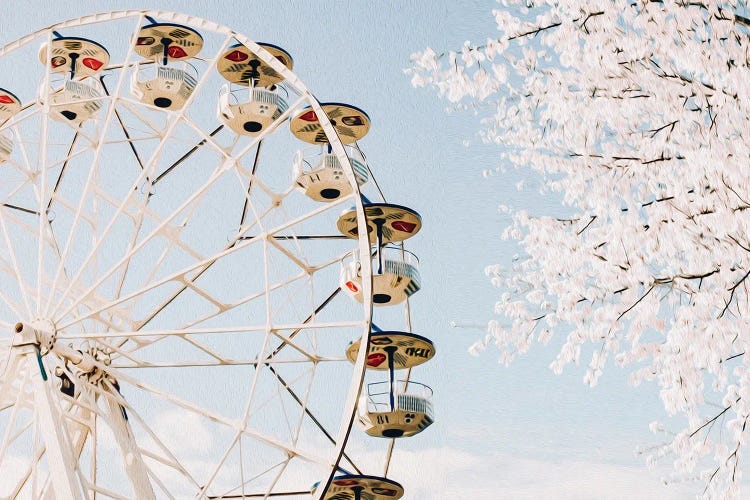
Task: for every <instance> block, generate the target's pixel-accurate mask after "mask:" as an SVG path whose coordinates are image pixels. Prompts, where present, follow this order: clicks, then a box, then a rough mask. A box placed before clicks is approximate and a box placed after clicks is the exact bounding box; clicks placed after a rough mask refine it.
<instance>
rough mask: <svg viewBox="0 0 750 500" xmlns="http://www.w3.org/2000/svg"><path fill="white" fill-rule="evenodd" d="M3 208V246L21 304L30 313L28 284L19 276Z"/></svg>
mask: <svg viewBox="0 0 750 500" xmlns="http://www.w3.org/2000/svg"><path fill="white" fill-rule="evenodd" d="M3 212H4V210H2V209H0V229H2V233H3V241H4V242H5V248H6V250H7V251H8V257H10V264H11V269H12V270H13V276H14V277H15V279H16V286H17V287H18V289H19V295H20V296H21V298H22V300H23V304H24V306H25V307H26V312H27V313H28V314H29V315H31V302H30V301H29V294H28V293H27V290H30V288H29V284H28V283H26V281H25V280H24V279H23V278H22V277H21V269H20V267H19V265H18V259H17V258H16V252H15V250H14V248H13V245H12V244H11V238H10V235H9V233H8V225H7V224H6V220H5V215H4V213H3Z"/></svg>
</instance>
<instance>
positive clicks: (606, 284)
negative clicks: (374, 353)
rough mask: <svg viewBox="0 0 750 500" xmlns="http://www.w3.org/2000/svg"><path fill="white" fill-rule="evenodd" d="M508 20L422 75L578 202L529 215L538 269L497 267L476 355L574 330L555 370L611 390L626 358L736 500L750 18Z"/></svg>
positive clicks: (519, 14) (747, 382)
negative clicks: (574, 367)
mask: <svg viewBox="0 0 750 500" xmlns="http://www.w3.org/2000/svg"><path fill="white" fill-rule="evenodd" d="M494 16H495V20H496V22H497V25H498V29H499V32H500V36H499V37H495V36H493V37H491V38H488V39H487V40H486V42H484V43H481V44H479V45H474V44H471V43H469V42H467V43H466V44H464V46H463V47H462V48H460V50H455V51H451V52H447V53H443V54H439V53H437V52H435V51H433V50H432V49H426V50H424V51H422V52H419V53H416V54H414V56H413V58H412V63H413V65H412V67H411V68H409V69H408V70H407V73H408V74H409V75H410V76H411V78H412V83H413V84H414V85H415V86H417V87H430V88H433V89H434V90H435V91H436V92H437V94H438V95H439V96H441V97H443V98H445V99H447V100H448V101H449V102H451V103H453V104H454V105H457V106H459V107H460V106H463V105H472V106H473V107H474V108H475V109H477V110H478V112H480V114H481V113H483V114H481V119H482V130H481V132H480V134H481V136H482V138H483V139H484V140H486V141H487V142H490V143H495V144H497V145H498V152H499V155H500V157H501V159H502V161H503V163H504V167H505V166H514V167H517V168H523V169H529V170H531V171H534V172H536V173H537V174H538V175H540V176H541V177H542V180H543V192H544V193H547V194H552V195H556V196H560V197H561V200H562V203H564V204H565V205H567V206H568V208H567V209H566V216H565V218H564V220H563V219H560V218H556V217H554V215H553V214H551V215H547V216H545V214H529V213H526V212H524V211H518V212H513V213H512V221H511V223H510V225H509V226H508V227H507V228H506V229H505V231H504V232H503V236H504V237H505V238H508V239H511V240H515V241H517V242H518V244H519V245H520V247H521V250H522V253H521V257H519V258H518V259H517V260H515V261H514V262H513V263H512V264H511V265H510V267H509V268H508V269H501V266H492V267H491V268H488V273H489V274H490V275H491V277H492V280H493V283H494V284H496V285H497V286H498V287H499V288H500V289H501V290H502V294H501V298H500V300H499V301H498V303H497V304H496V308H495V309H496V313H497V314H498V315H499V316H500V317H501V318H502V319H501V320H498V321H493V322H492V323H491V324H490V328H489V333H488V335H487V337H486V338H485V339H484V340H483V341H482V342H480V343H478V344H477V346H475V348H474V349H475V350H481V349H483V348H485V347H487V346H489V345H494V346H496V347H497V348H498V349H499V350H500V352H501V357H502V360H503V361H505V362H510V361H511V360H512V359H513V358H514V356H516V355H517V354H518V353H523V352H526V350H528V349H529V348H530V345H531V344H532V342H533V341H534V340H535V339H536V340H539V341H541V342H548V341H549V340H550V339H551V338H553V337H554V335H555V334H560V335H564V336H565V339H564V340H563V341H562V345H561V347H560V352H559V354H558V356H557V357H556V359H555V360H554V361H553V362H552V364H551V367H552V369H553V370H554V371H555V372H560V371H562V370H563V369H564V368H565V367H566V366H567V365H569V364H571V363H573V364H576V363H579V362H580V361H581V359H582V357H584V356H590V361H589V363H588V369H587V372H586V376H585V380H586V381H587V382H588V383H590V384H595V383H596V382H597V380H598V377H599V375H600V374H601V373H602V370H604V369H605V367H606V365H607V363H608V362H609V360H610V359H611V360H613V361H614V362H615V363H616V364H618V365H620V366H629V367H632V373H631V381H632V382H633V383H636V384H637V383H640V382H642V381H654V382H655V383H657V384H658V385H659V388H660V394H661V398H662V401H663V403H664V408H665V410H666V412H667V414H669V415H682V416H683V417H684V418H685V422H686V425H685V428H684V429H682V431H680V432H676V433H675V434H674V435H672V436H671V438H670V441H669V444H668V447H669V450H670V451H671V453H672V454H673V455H674V456H675V457H676V461H675V466H676V469H677V473H678V474H684V475H685V477H694V476H695V475H696V473H697V474H699V475H700V476H701V477H702V479H703V481H704V482H705V484H706V486H705V488H706V489H705V494H706V496H708V497H719V498H731V497H736V496H737V495H738V494H739V493H738V491H739V490H738V488H739V485H740V483H741V472H742V467H741V464H742V462H741V453H742V449H743V448H742V446H741V445H742V443H744V442H746V440H747V439H748V438H749V437H750V435H749V432H750V431H748V429H747V426H746V421H747V419H748V418H750V372H748V370H747V363H748V361H747V359H746V358H747V357H746V356H744V353H745V352H747V350H748V348H749V347H750V345H749V344H750V321H748V318H749V317H750V316H749V313H750V292H749V290H748V286H749V284H748V282H749V281H750V280H748V277H749V276H750V236H748V235H749V234H750V210H748V208H750V203H749V202H750V168H749V167H748V165H750V134H749V133H748V130H750V62H749V61H750V29H748V27H749V26H750V16H749V11H748V9H747V6H746V5H745V3H743V2H740V1H736V0H735V1H710V2H709V1H705V2H698V1H684V0H683V1H675V0H671V1H670V0H664V1H652V0H640V1H634V0H605V1H596V2H594V1H587V0H584V1H581V0H560V1H557V2H547V1H537V0H523V1H521V0H504V1H503V6H502V7H499V8H497V9H496V10H495V11H494ZM477 103H482V104H483V105H484V106H475V105H476V104H477ZM570 212H572V215H567V214H569V213H570ZM717 399H719V400H721V405H720V408H722V410H721V411H720V412H719V413H718V414H717V413H716V411H715V408H714V407H712V406H711V405H710V404H709V403H712V402H714V401H716V400H717ZM719 422H720V423H721V424H720V425H719ZM663 455H664V453H663V452H661V451H660V452H659V456H663ZM657 458H658V457H657ZM699 491H700V490H699Z"/></svg>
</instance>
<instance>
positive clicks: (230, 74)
mask: <svg viewBox="0 0 750 500" xmlns="http://www.w3.org/2000/svg"><path fill="white" fill-rule="evenodd" d="M258 45H260V46H261V47H263V48H264V49H266V50H267V51H268V52H269V53H270V54H271V55H272V56H273V57H275V58H276V59H277V60H278V61H279V62H280V63H281V64H283V65H284V66H286V67H287V68H288V69H290V70H291V69H292V68H293V66H294V61H293V60H292V56H290V55H289V53H288V52H287V51H285V50H284V49H282V48H281V47H277V46H275V45H271V44H268V43H259V44H258ZM216 69H217V70H218V72H219V74H220V75H221V76H223V77H224V78H225V79H226V80H228V81H230V82H232V83H234V84H236V85H245V86H247V85H250V81H251V80H253V81H254V83H255V86H256V87H270V86H272V85H276V84H277V83H279V82H280V81H282V80H283V79H284V77H283V76H281V75H280V74H279V73H278V72H277V71H276V70H274V69H273V68H272V67H271V66H270V65H269V64H268V63H266V62H265V61H263V60H262V59H261V58H260V57H258V56H257V55H255V54H254V53H253V52H252V51H251V50H250V49H248V48H247V47H245V46H244V45H242V44H237V45H233V46H231V47H230V48H229V50H227V51H226V52H225V53H224V54H222V56H221V57H220V58H219V59H218V60H217V61H216Z"/></svg>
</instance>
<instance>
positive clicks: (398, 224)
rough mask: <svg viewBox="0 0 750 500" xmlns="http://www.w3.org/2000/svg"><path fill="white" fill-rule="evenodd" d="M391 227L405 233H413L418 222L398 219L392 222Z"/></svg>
mask: <svg viewBox="0 0 750 500" xmlns="http://www.w3.org/2000/svg"><path fill="white" fill-rule="evenodd" d="M391 227H392V228H393V229H396V230H397V231H403V232H405V233H411V232H412V231H414V228H415V227H417V225H416V224H413V223H411V222H406V221H403V220H397V221H394V222H392V223H391Z"/></svg>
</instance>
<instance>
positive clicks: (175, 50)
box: [167, 45, 187, 59]
mask: <svg viewBox="0 0 750 500" xmlns="http://www.w3.org/2000/svg"><path fill="white" fill-rule="evenodd" d="M167 54H169V57H171V58H172V59H181V58H183V57H186V56H187V52H185V51H184V50H183V49H182V47H180V46H179V45H171V46H170V47H169V48H168V49H167Z"/></svg>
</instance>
